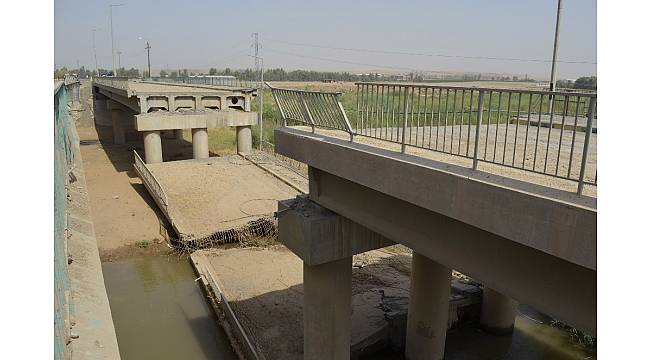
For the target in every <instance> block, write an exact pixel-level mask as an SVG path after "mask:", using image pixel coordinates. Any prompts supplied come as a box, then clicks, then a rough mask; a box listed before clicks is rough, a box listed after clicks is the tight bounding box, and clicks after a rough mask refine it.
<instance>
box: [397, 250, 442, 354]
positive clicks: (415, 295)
mask: <svg viewBox="0 0 650 360" xmlns="http://www.w3.org/2000/svg"><path fill="white" fill-rule="evenodd" d="M450 291H451V269H449V268H447V267H446V266H444V265H442V264H439V263H437V262H435V261H433V260H431V259H429V258H428V257H426V256H424V255H422V254H420V253H418V252H415V251H414V252H413V262H412V265H411V293H410V298H409V308H408V317H407V321H406V350H405V355H406V358H407V359H409V360H421V359H422V360H424V359H427V360H439V359H442V358H443V356H444V354H445V339H446V336H447V321H448V318H449V294H450Z"/></svg>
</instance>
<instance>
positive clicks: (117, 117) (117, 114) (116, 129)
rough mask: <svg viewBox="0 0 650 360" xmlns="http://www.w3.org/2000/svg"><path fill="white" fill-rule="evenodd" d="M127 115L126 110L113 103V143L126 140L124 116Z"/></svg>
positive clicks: (122, 142)
mask: <svg viewBox="0 0 650 360" xmlns="http://www.w3.org/2000/svg"><path fill="white" fill-rule="evenodd" d="M125 116H126V114H125V112H124V110H122V109H121V108H119V107H117V106H115V105H114V104H111V122H112V123H113V143H114V144H115V145H121V144H124V143H125V142H126V136H125V134H124V122H125V119H124V117H125Z"/></svg>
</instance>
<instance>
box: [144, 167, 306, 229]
mask: <svg viewBox="0 0 650 360" xmlns="http://www.w3.org/2000/svg"><path fill="white" fill-rule="evenodd" d="M147 167H148V168H149V170H150V171H151V173H152V174H153V175H154V176H155V177H156V179H157V180H158V182H159V183H160V185H161V187H162V189H163V191H164V192H165V193H166V194H167V198H168V201H169V204H168V206H167V209H166V212H167V214H166V216H167V217H168V218H169V220H170V222H171V223H172V224H173V226H174V229H175V231H176V232H177V233H178V234H179V235H181V234H184V235H187V236H190V238H199V237H203V236H208V235H211V234H213V233H215V232H218V231H225V230H230V229H236V228H238V227H241V226H243V225H245V224H246V223H248V222H250V221H252V220H255V219H259V218H261V217H267V216H270V215H271V214H272V213H273V212H274V211H276V209H277V203H278V200H284V199H289V198H293V197H295V196H296V195H297V194H298V191H297V190H296V189H294V188H293V187H291V186H289V185H288V184H286V183H285V182H283V181H281V180H279V179H277V178H276V177H274V176H273V175H271V174H270V173H268V172H267V171H265V170H263V169H261V168H260V167H258V166H256V165H255V164H254V163H252V162H251V161H249V160H246V159H244V158H242V157H241V156H239V155H230V156H222V157H211V158H208V159H203V160H181V161H170V162H163V163H158V164H147Z"/></svg>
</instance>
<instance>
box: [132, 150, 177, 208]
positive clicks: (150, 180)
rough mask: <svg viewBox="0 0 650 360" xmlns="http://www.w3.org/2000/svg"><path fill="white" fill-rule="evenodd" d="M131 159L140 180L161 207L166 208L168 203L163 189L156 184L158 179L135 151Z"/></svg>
mask: <svg viewBox="0 0 650 360" xmlns="http://www.w3.org/2000/svg"><path fill="white" fill-rule="evenodd" d="M133 157H134V159H135V161H134V163H133V166H134V167H135V170H136V171H137V173H138V175H140V177H141V178H142V181H143V182H144V183H145V184H146V185H147V187H148V188H149V189H150V190H151V191H152V192H153V193H154V194H155V196H156V197H157V198H158V200H160V201H161V202H162V205H164V206H165V207H167V206H168V205H169V201H168V199H167V194H166V193H165V190H163V187H162V186H161V185H160V183H159V182H158V179H156V177H155V176H154V175H153V174H152V173H151V171H150V170H149V168H148V167H147V165H146V164H145V162H144V161H143V160H142V158H141V157H140V155H138V153H137V151H135V150H133Z"/></svg>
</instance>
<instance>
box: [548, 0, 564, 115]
mask: <svg viewBox="0 0 650 360" xmlns="http://www.w3.org/2000/svg"><path fill="white" fill-rule="evenodd" d="M561 18H562V0H557V17H556V19H555V41H554V43H553V62H552V64H551V83H550V84H549V90H550V91H555V80H556V76H557V75H556V73H555V71H556V67H557V52H558V45H559V41H560V19H561ZM549 100H550V101H549V103H548V112H549V114H550V113H551V112H552V111H553V95H551V96H550V99H549Z"/></svg>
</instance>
